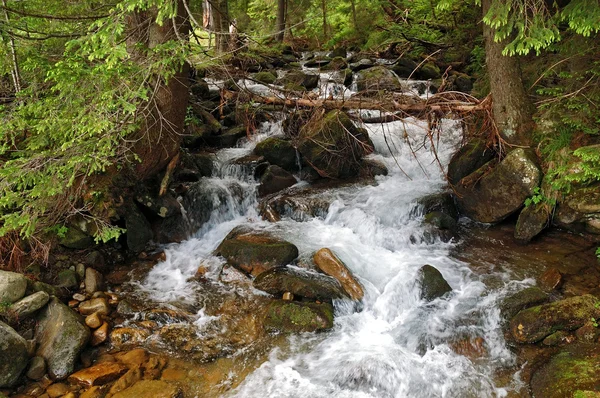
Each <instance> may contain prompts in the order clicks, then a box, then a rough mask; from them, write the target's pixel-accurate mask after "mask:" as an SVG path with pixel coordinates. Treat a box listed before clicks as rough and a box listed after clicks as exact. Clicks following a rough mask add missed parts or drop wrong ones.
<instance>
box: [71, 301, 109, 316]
mask: <svg viewBox="0 0 600 398" xmlns="http://www.w3.org/2000/svg"><path fill="white" fill-rule="evenodd" d="M79 312H80V313H81V314H83V315H90V314H93V313H94V312H97V313H98V314H99V315H108V314H110V306H109V305H108V301H107V300H106V299H105V298H95V299H91V300H88V301H84V302H83V303H81V304H80V305H79Z"/></svg>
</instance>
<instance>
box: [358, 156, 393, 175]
mask: <svg viewBox="0 0 600 398" xmlns="http://www.w3.org/2000/svg"><path fill="white" fill-rule="evenodd" d="M386 175H388V169H387V167H386V166H385V164H383V162H380V161H378V160H375V159H363V161H362V167H361V176H364V177H375V176H386Z"/></svg>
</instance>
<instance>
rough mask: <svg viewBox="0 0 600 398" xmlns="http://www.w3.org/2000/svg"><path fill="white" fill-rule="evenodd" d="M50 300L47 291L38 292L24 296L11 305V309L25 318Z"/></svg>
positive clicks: (18, 315)
mask: <svg viewBox="0 0 600 398" xmlns="http://www.w3.org/2000/svg"><path fill="white" fill-rule="evenodd" d="M48 300H50V296H49V295H48V293H46V292H36V293H33V294H31V295H29V296H27V297H24V298H22V299H21V300H19V301H17V302H16V303H14V304H12V305H11V306H10V311H11V312H12V313H13V314H15V315H16V316H17V317H19V318H25V317H28V316H30V315H31V314H33V313H34V312H36V311H38V310H39V309H41V308H42V307H43V306H45V305H46V304H47V303H48Z"/></svg>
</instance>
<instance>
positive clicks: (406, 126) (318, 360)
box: [140, 119, 532, 398]
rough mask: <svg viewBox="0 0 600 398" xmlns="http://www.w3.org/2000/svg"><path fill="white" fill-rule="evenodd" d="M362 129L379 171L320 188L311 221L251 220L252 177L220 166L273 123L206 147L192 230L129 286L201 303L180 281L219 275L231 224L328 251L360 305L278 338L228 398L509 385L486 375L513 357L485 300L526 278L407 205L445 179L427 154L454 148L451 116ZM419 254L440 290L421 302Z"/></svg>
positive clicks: (202, 323)
mask: <svg viewBox="0 0 600 398" xmlns="http://www.w3.org/2000/svg"><path fill="white" fill-rule="evenodd" d="M366 127H367V129H368V130H369V134H370V137H371V139H372V140H373V142H374V145H375V154H373V155H370V156H372V157H374V158H375V159H377V160H379V161H381V162H383V163H385V164H386V166H387V167H388V169H389V175H387V176H378V177H376V180H375V182H373V183H370V184H358V183H357V184H352V185H346V186H343V187H339V188H335V189H334V188H332V189H330V190H328V191H326V192H325V193H323V192H321V193H320V195H323V196H327V197H328V198H329V199H330V201H331V205H330V206H329V210H328V212H327V213H326V214H325V215H324V216H323V217H306V216H305V217H301V218H298V217H293V218H292V217H289V218H288V217H284V218H283V219H282V220H281V221H279V222H277V223H269V222H266V221H263V220H261V219H260V217H259V216H258V210H257V206H258V201H257V198H256V194H255V191H256V185H257V184H256V182H255V181H254V180H253V179H252V178H251V177H249V171H248V170H247V169H246V168H245V167H244V166H241V165H236V164H235V162H234V160H235V159H237V158H240V157H243V156H245V155H247V154H249V153H251V151H252V149H253V147H254V146H255V145H256V143H257V142H258V141H260V140H262V139H264V138H265V137H267V136H270V135H274V134H280V133H281V122H270V123H266V124H264V125H262V126H261V130H260V133H259V134H258V135H256V136H255V137H253V139H252V140H250V141H246V142H244V143H243V144H241V145H240V146H239V147H238V148H233V149H225V150H222V151H220V152H219V153H217V161H216V162H217V164H218V170H219V172H218V174H217V176H215V177H212V178H207V179H204V180H203V181H204V184H206V185H207V186H209V187H210V189H206V190H205V191H204V192H205V193H204V194H203V195H204V196H203V198H201V199H198V201H199V202H198V203H196V206H206V203H210V204H211V205H210V206H211V207H210V208H211V209H212V212H210V214H208V215H207V216H206V217H205V218H206V220H205V221H206V222H204V223H203V226H202V227H201V228H200V229H199V230H198V232H197V233H196V234H195V235H194V236H193V237H192V238H190V239H189V240H187V241H185V242H183V243H181V244H177V245H171V246H170V247H168V248H167V250H166V257H167V259H166V261H164V262H162V263H159V264H158V265H156V266H155V267H154V268H153V269H152V270H151V272H150V273H149V275H148V277H147V278H146V280H145V281H144V282H143V283H142V284H141V286H140V289H142V290H143V291H145V292H146V294H147V295H148V296H149V297H151V298H152V299H153V300H155V301H158V302H165V303H175V302H188V303H198V302H202V300H203V297H202V294H201V293H199V290H198V286H197V283H196V282H193V281H189V278H190V277H192V276H193V275H194V274H195V272H196V270H197V269H198V265H199V264H200V263H202V264H203V266H204V267H205V268H206V278H208V279H209V280H210V281H211V282H212V283H214V284H217V285H219V284H222V283H221V282H220V281H219V274H220V272H221V268H222V267H223V261H222V260H221V259H219V258H216V257H214V256H212V254H211V253H212V252H213V251H214V249H215V248H216V247H217V246H218V244H219V243H220V242H221V241H222V239H223V238H224V237H225V236H226V234H227V233H228V232H229V231H230V230H231V229H233V228H234V227H235V226H237V225H241V224H247V225H251V226H254V227H257V228H263V229H267V230H269V231H270V232H272V233H273V234H275V235H277V236H280V237H282V238H284V239H286V240H288V241H290V242H292V243H294V244H295V245H296V246H298V248H299V251H300V257H301V258H302V257H305V258H306V257H309V256H311V255H312V253H313V252H314V251H315V250H318V249H320V248H322V247H328V248H331V249H332V250H333V251H334V252H335V253H336V254H337V255H338V256H339V257H340V258H341V259H342V260H343V261H344V262H345V263H346V265H347V266H348V267H349V268H350V270H351V271H352V272H353V273H354V275H355V276H356V277H357V279H358V280H359V281H360V283H361V284H362V285H363V286H364V289H365V297H364V299H363V301H362V302H361V303H360V305H357V304H355V303H351V302H348V301H344V300H336V301H335V302H334V306H335V324H334V328H333V329H332V330H331V331H328V332H324V333H307V334H301V335H296V336H290V337H287V338H286V339H287V340H286V341H285V344H279V345H278V346H277V347H276V348H272V350H271V351H270V353H269V354H268V356H267V358H266V360H265V361H264V362H263V363H262V365H260V366H258V368H257V369H255V370H254V371H253V372H251V373H250V374H249V375H248V376H247V377H246V378H245V379H244V380H243V381H242V382H241V384H239V385H238V386H237V387H236V388H235V389H234V390H232V391H229V392H228V393H227V395H228V396H232V397H315V398H316V397H356V398H358V397H361V398H362V397H502V396H506V395H507V394H508V393H509V392H510V391H511V390H515V389H518V388H519V377H518V374H517V375H515V377H514V379H513V380H509V381H504V382H503V383H499V382H497V381H496V379H495V377H494V375H495V373H496V371H497V370H498V369H501V368H505V367H509V366H513V365H514V364H515V358H514V356H513V354H512V353H511V352H510V351H509V350H508V348H507V347H506V344H505V341H504V338H503V334H502V331H501V327H500V323H501V319H500V314H499V309H498V302H499V300H500V299H501V298H503V297H504V296H506V295H507V294H509V293H511V292H514V291H516V290H518V289H521V288H523V286H526V285H528V284H530V283H532V281H531V280H523V281H522V282H514V281H512V282H509V280H510V279H511V278H508V277H507V276H506V275H505V274H503V273H502V272H496V273H494V274H486V273H476V272H473V270H472V269H471V268H470V266H469V264H468V263H467V262H464V261H460V260H458V259H456V256H453V254H452V251H453V249H454V248H455V247H456V242H454V241H452V242H444V241H442V240H440V239H437V238H435V237H432V235H431V234H430V231H428V229H427V227H426V226H424V225H423V223H422V221H423V216H422V212H420V209H419V206H418V204H417V200H418V199H419V198H421V197H423V196H425V195H428V194H432V193H436V192H440V191H442V190H443V189H444V188H445V186H446V183H445V180H444V178H443V173H442V171H441V169H440V164H441V165H442V166H444V167H445V166H446V165H447V163H448V161H449V158H450V156H451V155H452V153H453V152H454V151H455V150H456V149H457V147H458V145H459V144H460V140H461V130H460V126H459V125H458V123H456V122H454V121H452V120H444V121H443V122H442V125H441V129H440V131H441V132H440V134H439V136H436V137H435V139H434V140H430V139H429V138H428V136H427V134H426V128H425V125H424V122H422V121H418V120H416V119H406V120H404V121H396V122H392V123H385V124H377V125H367V126H366ZM432 146H435V153H434V151H433V150H432V149H433V148H432ZM436 154H437V157H436ZM298 184H299V185H303V184H306V183H304V182H302V181H300V182H299V183H298ZM206 192H208V193H206ZM193 208H194V201H192V202H191V203H188V204H187V206H186V210H187V212H188V216H189V217H190V218H193V217H194V216H193V214H194V213H195V211H194V209H193ZM298 220H303V221H298ZM191 221H193V220H191ZM424 264H430V265H432V266H434V267H436V268H437V269H438V270H440V271H441V273H442V274H443V276H444V278H445V279H446V280H447V281H448V283H449V284H450V285H451V287H452V289H453V291H452V293H451V294H450V295H449V296H446V297H444V298H440V299H436V300H434V301H433V302H429V303H427V302H425V301H424V300H421V299H420V298H419V296H420V295H419V294H420V284H419V283H418V282H417V273H418V270H419V268H420V267H422V266H423V265H424ZM223 288H224V289H226V287H225V286H224V287H223ZM247 294H260V293H258V292H252V291H251V292H249V293H247ZM215 320H216V317H212V316H208V315H205V312H204V310H203V309H200V310H199V311H198V316H197V320H196V325H197V326H198V328H199V329H202V328H204V327H206V325H207V324H210V323H211V322H215ZM465 341H467V342H473V341H476V342H479V345H480V346H481V347H479V355H476V356H470V357H467V356H464V355H461V354H460V353H459V352H460V350H457V349H456V345H457V344H460V342H465Z"/></svg>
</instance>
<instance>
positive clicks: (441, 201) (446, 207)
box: [417, 192, 458, 220]
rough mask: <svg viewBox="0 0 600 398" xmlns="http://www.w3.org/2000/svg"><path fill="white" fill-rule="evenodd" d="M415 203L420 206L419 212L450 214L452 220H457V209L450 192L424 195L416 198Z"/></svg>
mask: <svg viewBox="0 0 600 398" xmlns="http://www.w3.org/2000/svg"><path fill="white" fill-rule="evenodd" d="M417 203H418V205H419V206H420V208H422V213H421V214H428V213H432V212H441V213H444V214H446V215H448V216H450V217H451V218H452V219H453V220H458V209H457V208H456V204H455V203H454V198H453V196H452V194H450V193H449V192H442V193H434V194H431V195H427V196H424V197H422V198H420V199H418V200H417Z"/></svg>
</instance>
